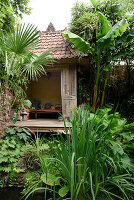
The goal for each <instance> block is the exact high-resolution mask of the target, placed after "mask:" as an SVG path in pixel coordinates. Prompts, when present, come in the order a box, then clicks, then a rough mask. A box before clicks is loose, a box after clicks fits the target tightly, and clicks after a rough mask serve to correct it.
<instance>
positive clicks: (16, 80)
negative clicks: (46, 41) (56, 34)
mask: <svg viewBox="0 0 134 200" xmlns="http://www.w3.org/2000/svg"><path fill="white" fill-rule="evenodd" d="M39 37H40V36H39V32H38V31H36V27H35V26H33V25H30V24H28V25H27V26H26V25H25V24H24V25H17V27H16V30H15V31H14V32H9V33H6V34H5V33H3V34H2V35H1V44H0V48H1V56H2V64H1V86H2V87H7V88H11V89H12V88H17V87H19V86H21V85H26V84H27V83H28V81H29V80H31V79H37V78H38V77H40V75H41V74H45V69H44V65H45V66H48V65H51V63H52V60H53V59H52V58H51V55H52V54H51V52H50V50H48V51H45V52H43V53H42V54H41V55H35V54H34V52H33V49H35V48H37V47H39V43H40V41H39Z"/></svg>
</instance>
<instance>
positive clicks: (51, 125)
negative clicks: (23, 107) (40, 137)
mask: <svg viewBox="0 0 134 200" xmlns="http://www.w3.org/2000/svg"><path fill="white" fill-rule="evenodd" d="M14 126H17V127H21V128H28V129H30V130H32V131H34V132H42V133H43V132H57V133H58V132H61V133H62V132H64V122H63V121H59V120H58V119H30V120H27V121H17V122H16V123H15V125H14ZM66 126H67V127H69V122H66Z"/></svg>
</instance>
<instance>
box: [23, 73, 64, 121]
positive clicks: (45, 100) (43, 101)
mask: <svg viewBox="0 0 134 200" xmlns="http://www.w3.org/2000/svg"><path fill="white" fill-rule="evenodd" d="M26 93H27V97H28V99H29V100H30V101H31V102H32V109H30V111H29V118H31V119H32V118H35V119H37V118H57V117H58V116H59V112H61V110H62V106H61V104H62V103H61V102H62V101H61V71H60V70H50V71H46V75H43V76H41V78H40V79H39V80H38V81H31V83H30V84H29V86H28V89H27V91H26Z"/></svg>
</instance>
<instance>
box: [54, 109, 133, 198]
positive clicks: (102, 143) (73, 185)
mask: <svg viewBox="0 0 134 200" xmlns="http://www.w3.org/2000/svg"><path fill="white" fill-rule="evenodd" d="M110 111H111V109H107V108H106V109H102V110H98V111H97V112H96V113H91V112H90V111H89V109H86V110H84V109H81V108H80V109H78V110H77V114H76V115H75V116H74V117H73V118H72V121H71V126H70V129H69V133H70V134H68V129H67V128H66V129H65V130H66V141H65V140H64V138H63V136H62V135H60V137H59V140H58V143H57V145H56V147H54V149H53V150H54V156H55V161H56V162H57V163H58V165H57V167H58V169H59V171H60V174H61V176H62V178H63V180H64V186H66V187H67V186H68V189H69V191H70V195H71V197H70V199H72V200H73V199H83V200H84V199H93V200H95V199H105V198H107V199H131V198H130V196H131V195H132V194H133V191H134V178H133V175H134V166H133V162H132V160H131V159H130V157H129V155H128V154H127V153H126V151H125V147H126V145H125V144H127V142H128V141H132V139H133V138H132V134H133V130H134V124H133V123H132V124H130V125H126V120H125V119H121V118H120V115H119V113H116V112H115V113H114V114H109V112H110Z"/></svg>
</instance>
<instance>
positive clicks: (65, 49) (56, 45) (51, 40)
mask: <svg viewBox="0 0 134 200" xmlns="http://www.w3.org/2000/svg"><path fill="white" fill-rule="evenodd" d="M62 32H63V31H53V32H47V31H42V32H40V40H41V45H40V48H39V49H35V50H34V53H35V54H39V53H43V52H44V51H46V50H48V49H53V53H54V57H55V58H58V59H62V58H74V57H76V55H75V52H74V49H73V48H72V47H71V45H70V44H69V43H67V42H66V40H65V38H64V37H63V36H62V35H61V34H62Z"/></svg>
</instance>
